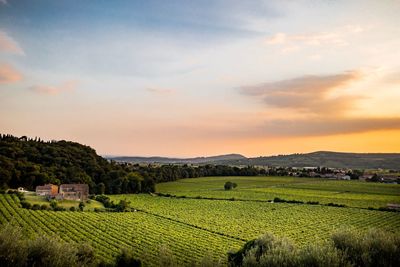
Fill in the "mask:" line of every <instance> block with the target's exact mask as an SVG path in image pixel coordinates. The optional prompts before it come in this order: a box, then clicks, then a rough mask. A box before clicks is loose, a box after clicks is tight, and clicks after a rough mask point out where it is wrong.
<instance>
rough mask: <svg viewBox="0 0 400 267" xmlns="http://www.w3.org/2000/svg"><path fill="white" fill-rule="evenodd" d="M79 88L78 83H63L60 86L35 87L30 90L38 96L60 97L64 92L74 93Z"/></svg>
mask: <svg viewBox="0 0 400 267" xmlns="http://www.w3.org/2000/svg"><path fill="white" fill-rule="evenodd" d="M77 86H78V82H77V81H66V82H63V83H61V84H60V85H59V86H48V85H35V86H32V87H30V88H29V89H30V90H32V91H34V92H35V93H38V94H44V95H58V94H60V93H64V92H72V91H74V90H75V89H76V88H77Z"/></svg>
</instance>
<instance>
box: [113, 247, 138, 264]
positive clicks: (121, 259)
mask: <svg viewBox="0 0 400 267" xmlns="http://www.w3.org/2000/svg"><path fill="white" fill-rule="evenodd" d="M116 266H118V267H140V266H142V262H141V261H140V260H139V259H136V258H135V257H134V256H133V254H132V253H131V252H130V251H129V250H127V249H122V250H121V254H119V255H118V256H117V258H116Z"/></svg>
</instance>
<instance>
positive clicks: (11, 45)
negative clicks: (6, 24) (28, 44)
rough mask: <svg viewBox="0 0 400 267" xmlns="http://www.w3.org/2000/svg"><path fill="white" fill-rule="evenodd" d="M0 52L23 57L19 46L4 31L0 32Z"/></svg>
mask: <svg viewBox="0 0 400 267" xmlns="http://www.w3.org/2000/svg"><path fill="white" fill-rule="evenodd" d="M0 52H7V53H13V54H17V55H24V51H23V50H22V48H21V47H20V46H19V44H18V43H17V42H16V41H15V40H14V39H13V38H11V37H10V36H9V35H8V34H7V33H6V32H4V31H0Z"/></svg>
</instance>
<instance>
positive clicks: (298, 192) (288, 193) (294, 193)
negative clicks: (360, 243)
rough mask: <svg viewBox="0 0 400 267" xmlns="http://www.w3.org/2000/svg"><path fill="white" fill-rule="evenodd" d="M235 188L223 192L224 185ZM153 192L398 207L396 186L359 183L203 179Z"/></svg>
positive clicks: (399, 192)
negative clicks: (233, 184) (395, 205)
mask: <svg viewBox="0 0 400 267" xmlns="http://www.w3.org/2000/svg"><path fill="white" fill-rule="evenodd" d="M226 181H232V182H235V183H237V184H238V185H239V186H238V187H237V188H236V189H235V190H231V191H225V190H224V187H223V185H224V183H225V182H226ZM157 191H158V192H162V193H168V194H174V195H177V196H187V197H198V196H201V197H207V198H223V199H231V198H235V199H239V200H261V201H267V200H273V199H274V198H275V197H279V198H283V199H287V200H299V201H304V202H306V201H318V202H319V203H322V204H327V203H336V204H343V205H346V206H348V207H358V208H368V207H373V208H379V207H385V206H386V205H387V204H388V203H400V186H399V185H396V184H378V183H366V182H360V181H340V180H327V179H321V178H295V177H205V178H197V179H182V180H178V181H175V182H170V183H161V184H158V185H157Z"/></svg>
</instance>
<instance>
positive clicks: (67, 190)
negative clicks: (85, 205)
mask: <svg viewBox="0 0 400 267" xmlns="http://www.w3.org/2000/svg"><path fill="white" fill-rule="evenodd" d="M58 195H59V196H61V197H62V199H68V200H82V201H83V200H87V199H88V197H89V186H88V185H87V184H62V185H60V193H59V194H58Z"/></svg>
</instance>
